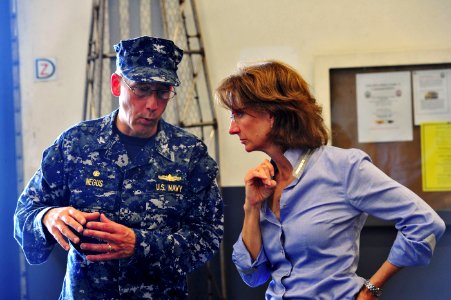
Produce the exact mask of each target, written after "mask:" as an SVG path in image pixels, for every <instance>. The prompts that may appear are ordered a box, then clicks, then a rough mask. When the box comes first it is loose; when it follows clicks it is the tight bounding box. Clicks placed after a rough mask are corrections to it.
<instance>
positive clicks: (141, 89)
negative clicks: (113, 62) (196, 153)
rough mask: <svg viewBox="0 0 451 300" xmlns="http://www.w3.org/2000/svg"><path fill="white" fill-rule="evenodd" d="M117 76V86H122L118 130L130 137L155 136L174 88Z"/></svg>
mask: <svg viewBox="0 0 451 300" xmlns="http://www.w3.org/2000/svg"><path fill="white" fill-rule="evenodd" d="M113 76H114V75H113ZM117 76H118V78H116V84H119V85H120V86H119V88H120V94H119V114H118V118H117V123H116V125H117V127H118V129H119V130H120V131H121V132H122V133H124V134H126V135H128V136H134V137H140V138H148V137H151V136H153V135H154V134H155V133H156V132H157V126H158V122H159V120H160V118H161V115H162V114H163V113H164V111H165V109H166V106H167V104H168V101H169V98H170V96H171V93H172V89H173V87H171V86H169V85H166V84H162V83H138V82H131V81H127V79H125V78H122V77H121V76H119V75H117ZM117 80H119V81H117ZM113 81H114V80H113ZM114 84H115V83H114V82H113V85H114ZM113 94H114V92H113Z"/></svg>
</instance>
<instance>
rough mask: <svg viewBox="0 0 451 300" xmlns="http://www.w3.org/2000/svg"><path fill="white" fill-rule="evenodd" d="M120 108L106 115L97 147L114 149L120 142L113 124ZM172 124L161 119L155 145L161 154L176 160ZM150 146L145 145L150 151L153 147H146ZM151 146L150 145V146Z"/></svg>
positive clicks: (99, 133)
mask: <svg viewBox="0 0 451 300" xmlns="http://www.w3.org/2000/svg"><path fill="white" fill-rule="evenodd" d="M118 113H119V109H116V110H115V111H113V112H112V113H111V114H109V115H107V116H105V117H104V118H103V119H102V122H101V124H100V129H99V131H98V134H97V147H96V148H97V149H107V150H108V149H110V150H111V149H113V147H114V146H115V145H116V144H117V143H120V141H119V135H118V134H117V133H115V132H114V130H113V126H114V122H115V120H116V117H117V114H118ZM170 127H171V125H170V124H169V123H167V122H166V121H164V120H163V119H160V122H159V124H158V131H157V133H156V136H155V145H154V146H153V147H155V149H154V150H156V151H157V152H158V153H159V154H160V155H162V156H163V157H165V158H167V159H168V160H171V161H175V152H174V151H172V150H171V147H170V146H169V142H170V141H171V139H172V136H173V130H171V128H170ZM147 147H149V146H145V151H150V150H151V149H146V148H147ZM149 148H150V147H149Z"/></svg>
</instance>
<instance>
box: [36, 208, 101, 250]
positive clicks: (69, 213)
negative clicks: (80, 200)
mask: <svg viewBox="0 0 451 300" xmlns="http://www.w3.org/2000/svg"><path fill="white" fill-rule="evenodd" d="M99 216H100V213H98V212H93V213H85V212H82V211H79V210H77V209H75V208H73V207H70V206H68V207H58V208H52V209H50V210H49V211H48V212H47V213H46V214H45V215H44V218H43V219H42V223H43V224H44V226H45V227H46V228H47V230H48V231H49V232H50V234H51V235H52V236H53V237H54V238H55V240H56V241H57V242H58V244H60V246H61V247H63V249H64V250H66V251H69V249H70V246H69V243H68V242H67V240H66V238H68V239H69V240H71V241H72V242H73V243H75V244H77V243H79V242H80V239H79V238H78V237H77V236H76V235H75V233H74V232H73V231H72V229H71V228H73V229H74V230H75V231H77V232H82V231H83V225H85V224H86V222H88V221H92V220H96V219H98V218H99Z"/></svg>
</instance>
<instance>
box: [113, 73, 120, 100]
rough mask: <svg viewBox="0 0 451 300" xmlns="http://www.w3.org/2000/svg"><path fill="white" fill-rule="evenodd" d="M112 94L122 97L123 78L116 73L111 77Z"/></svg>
mask: <svg viewBox="0 0 451 300" xmlns="http://www.w3.org/2000/svg"><path fill="white" fill-rule="evenodd" d="M111 93H112V94H113V95H114V96H115V97H119V96H120V95H121V76H120V75H118V74H116V73H113V74H112V75H111Z"/></svg>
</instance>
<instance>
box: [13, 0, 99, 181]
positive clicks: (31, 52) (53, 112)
mask: <svg viewBox="0 0 451 300" xmlns="http://www.w3.org/2000/svg"><path fill="white" fill-rule="evenodd" d="M17 2H18V3H17V5H18V7H17V14H18V30H19V45H20V48H19V55H20V84H21V98H22V130H23V137H24V140H23V154H24V176H25V178H24V180H25V182H27V181H28V179H29V178H30V177H31V176H32V175H33V173H34V172H35V171H36V169H37V168H38V167H39V163H40V160H41V156H42V152H43V150H44V149H45V148H47V147H48V146H50V145H51V144H52V143H53V141H54V140H55V139H56V137H57V136H58V135H59V134H60V133H61V132H62V131H63V130H64V129H65V128H67V127H69V126H71V125H72V124H75V123H77V122H79V121H80V120H81V117H82V108H83V97H84V85H85V67H86V55H87V51H88V37H89V25H90V18H91V1H86V0H82V1H60V0H33V1H20V0H19V1H17ZM36 58H54V59H55V60H56V73H55V74H56V79H55V80H49V81H37V80H36V79H35V59H36Z"/></svg>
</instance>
